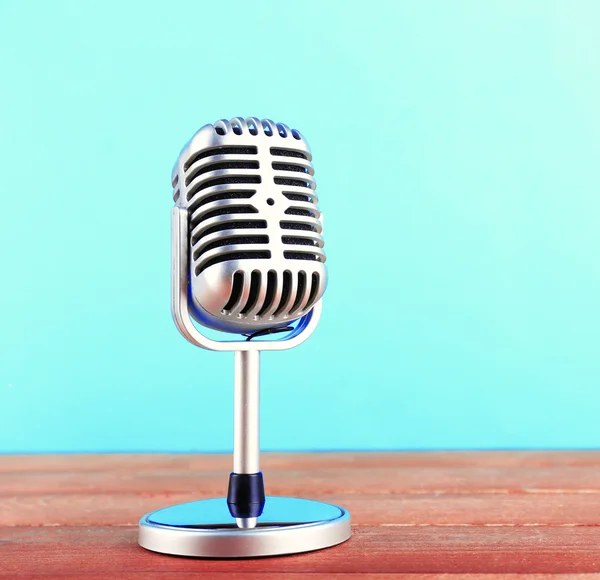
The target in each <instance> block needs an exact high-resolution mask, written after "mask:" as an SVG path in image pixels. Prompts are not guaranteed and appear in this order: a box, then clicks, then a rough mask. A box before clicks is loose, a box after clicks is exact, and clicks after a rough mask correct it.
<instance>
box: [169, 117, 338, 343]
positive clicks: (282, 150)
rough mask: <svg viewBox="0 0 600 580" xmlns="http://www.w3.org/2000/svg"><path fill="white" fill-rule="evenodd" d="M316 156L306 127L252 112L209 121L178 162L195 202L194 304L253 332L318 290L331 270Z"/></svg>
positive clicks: (179, 199)
mask: <svg viewBox="0 0 600 580" xmlns="http://www.w3.org/2000/svg"><path fill="white" fill-rule="evenodd" d="M311 159H312V156H311V154H310V150H309V148H308V145H307V144H306V142H305V140H304V139H303V137H302V135H301V134H300V133H299V132H298V131H296V130H295V129H290V128H289V127H288V126H286V125H284V124H282V123H274V122H273V121H270V120H259V119H257V118H255V117H250V118H247V119H242V118H240V117H236V118H234V119H231V120H225V119H222V120H220V121H218V122H216V123H214V125H205V126H204V127H202V128H201V129H200V130H199V131H198V132H197V133H196V134H195V135H194V137H193V138H192V139H191V140H190V142H189V143H188V144H187V145H186V146H185V147H184V149H183V150H182V152H181V154H180V156H179V159H178V161H177V163H176V165H175V167H174V170H173V176H172V185H173V189H174V193H173V199H174V201H175V202H176V203H177V205H179V206H180V207H182V208H184V209H186V210H187V211H188V219H189V238H190V281H191V283H190V296H191V298H192V300H191V304H192V306H193V310H192V313H193V315H194V317H195V318H197V320H198V321H199V322H201V323H202V324H205V325H206V326H210V327H213V328H217V329H219V330H224V331H230V332H243V333H246V332H254V331H257V330H263V329H266V328H269V327H274V326H278V325H283V324H287V323H289V322H290V321H293V320H295V319H297V318H299V317H300V316H302V315H303V314H305V313H306V312H308V311H309V310H310V308H312V306H314V304H315V303H316V302H317V301H318V300H319V299H320V298H321V296H322V294H323V292H324V290H325V286H326V282H327V275H326V270H325V266H324V263H325V254H324V252H323V238H322V235H321V234H322V224H321V221H320V217H321V214H320V212H319V209H318V206H317V202H318V199H317V196H316V194H315V191H314V190H315V188H316V184H315V181H314V178H313V174H314V170H313V167H312V163H311Z"/></svg>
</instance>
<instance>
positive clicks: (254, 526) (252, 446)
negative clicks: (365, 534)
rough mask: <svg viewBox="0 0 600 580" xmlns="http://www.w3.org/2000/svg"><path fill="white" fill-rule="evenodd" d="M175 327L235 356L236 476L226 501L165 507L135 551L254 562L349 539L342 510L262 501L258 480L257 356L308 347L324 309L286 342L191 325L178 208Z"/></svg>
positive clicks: (144, 527)
mask: <svg viewBox="0 0 600 580" xmlns="http://www.w3.org/2000/svg"><path fill="white" fill-rule="evenodd" d="M172 216H173V219H172V304H171V309H172V312H173V319H174V321H175V324H176V326H177V328H178V329H179V331H180V333H181V334H182V335H183V337H184V338H186V340H188V341H189V342H191V343H192V344H194V345H195V346H199V347H201V348H204V349H207V350H213V351H219V352H231V351H234V352H235V383H234V446H233V472H232V473H231V475H230V478H229V489H228V494H227V497H222V498H215V499H205V500H200V501H194V502H190V503H186V504H180V505H175V506H171V507H166V508H163V509H160V510H157V511H154V512H151V513H148V514H146V515H145V516H143V517H142V518H141V520H140V523H139V535H138V543H139V544H140V546H142V547H143V548H146V549H148V550H152V551H154V552H160V553H164V554H173V555H181V556H195V557H205V558H250V557H257V556H274V555H281V554H293V553H299V552H308V551H311V550H319V549H322V548H327V547H329V546H333V545H335V544H339V543H341V542H344V541H346V540H347V539H348V538H349V537H350V534H351V528H350V514H349V513H348V511H347V510H345V509H344V508H342V507H339V506H336V505H332V504H327V503H323V502H317V501H312V500H307V499H300V498H291V497H277V496H275V497H273V496H267V497H265V493H264V485H263V478H262V473H261V472H260V444H259V399H260V381H259V374H260V351H262V350H287V349H289V348H292V347H294V346H297V345H298V344H300V343H302V342H304V341H305V340H306V339H307V338H308V337H309V336H310V335H311V333H312V332H313V331H314V329H315V328H316V326H317V323H318V321H319V318H320V315H321V308H322V306H321V301H319V302H317V303H316V304H315V306H314V307H313V308H312V310H311V311H310V312H308V313H307V314H305V315H304V316H303V317H302V318H300V320H299V321H298V322H297V324H296V326H295V328H292V329H291V330H290V332H289V333H286V334H285V335H284V336H283V337H282V338H279V339H269V340H259V341H252V340H245V341H241V340H234V341H218V340H213V339H211V338H208V337H207V336H205V335H204V334H202V332H200V330H199V329H198V328H196V326H195V325H194V323H193V322H192V319H191V315H190V311H189V308H188V276H189V271H188V270H189V269H188V243H189V241H188V235H189V229H188V212H187V210H185V209H182V208H180V207H177V206H176V207H174V208H173V214H172Z"/></svg>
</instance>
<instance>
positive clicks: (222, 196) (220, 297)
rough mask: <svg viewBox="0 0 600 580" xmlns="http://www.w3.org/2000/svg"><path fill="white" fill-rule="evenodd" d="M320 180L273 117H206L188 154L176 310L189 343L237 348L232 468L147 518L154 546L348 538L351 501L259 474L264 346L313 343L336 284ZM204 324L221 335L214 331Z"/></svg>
mask: <svg viewBox="0 0 600 580" xmlns="http://www.w3.org/2000/svg"><path fill="white" fill-rule="evenodd" d="M313 176H314V169H313V166H312V155H311V152H310V149H309V147H308V144H307V143H306V140H305V139H304V137H303V136H302V135H301V134H300V133H299V132H298V131H297V130H296V129H290V128H289V127H288V126H287V125H285V124H283V123H275V122H273V121H271V120H270V119H262V120H260V119H258V118H256V117H248V118H242V117H234V118H233V119H231V120H227V119H221V120H219V121H217V122H215V123H214V124H207V125H204V126H203V127H201V128H200V129H199V130H198V131H197V132H196V133H195V134H194V136H193V137H192V138H191V139H190V141H189V142H188V143H187V144H186V145H185V146H184V147H183V149H182V150H181V153H180V154H179V157H178V159H177V161H176V163H175V166H174V168H173V171H172V174H171V184H172V187H173V200H174V202H175V207H174V208H173V212H172V275H171V281H172V303H171V311H172V314H173V319H174V321H175V324H176V326H177V328H178V329H179V331H180V333H181V334H182V335H183V337H184V338H186V340H188V341H189V342H191V343H192V344H194V345H196V346H199V347H201V348H204V349H208V350H213V351H221V352H228V351H233V352H234V354H235V366H234V370H235V373H234V374H235V380H234V445H233V471H232V472H231V474H230V477H229V486H228V492H227V497H226V498H217V499H208V500H201V501H196V502H191V503H188V504H183V505H179V506H172V507H168V508H164V509H162V510H158V511H155V512H152V513H149V514H146V515H145V516H144V517H143V518H142V519H141V520H140V526H139V544H140V545H141V546H142V547H144V548H147V549H149V550H153V551H156V552H163V553H168V554H180V555H186V556H199V557H211V558H215V557H216V558H220V557H224V558H233V557H236V558H240V557H255V556H266V555H276V554H288V553H297V552H304V551H310V550H317V549H321V548H325V547H328V546H332V545H334V544H338V543H341V542H343V541H345V540H347V539H348V538H349V537H350V533H351V530H350V514H349V513H348V512H347V511H346V510H345V509H344V508H341V507H339V506H335V505H331V504H326V503H322V502H316V501H311V500H306V499H299V498H287V497H272V496H269V497H267V496H265V490H264V481H263V475H262V472H261V471H260V444H259V375H260V352H261V351H276V350H287V349H289V348H292V347H294V346H297V345H299V344H301V343H302V342H304V341H305V340H306V339H307V338H308V337H309V336H310V335H311V334H312V332H313V331H314V330H315V328H316V326H317V323H318V321H319V318H320V315H321V309H322V300H321V298H322V296H323V293H324V291H325V288H326V285H327V270H326V268H325V260H326V258H325V253H324V251H323V246H324V242H323V237H322V233H323V218H322V215H321V213H320V211H319V208H318V198H317V195H316V194H315V189H316V183H315V180H314V177H313ZM198 325H199V326H200V327H205V328H208V329H212V330H215V331H220V333H222V334H220V335H219V338H211V337H209V336H207V335H206V334H205V333H203V332H202V331H201V330H200V328H199V327H198ZM231 335H237V336H234V337H233V338H232V339H228V338H227V337H228V336H229V337H230V336H231ZM223 336H225V338H222V337H223ZM265 528H268V529H265Z"/></svg>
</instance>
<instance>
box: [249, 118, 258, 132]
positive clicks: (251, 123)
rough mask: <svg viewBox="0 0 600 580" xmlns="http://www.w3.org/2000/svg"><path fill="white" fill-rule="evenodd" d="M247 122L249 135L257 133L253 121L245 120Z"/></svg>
mask: <svg viewBox="0 0 600 580" xmlns="http://www.w3.org/2000/svg"><path fill="white" fill-rule="evenodd" d="M246 123H247V124H248V131H250V135H258V128H257V127H256V124H255V123H254V121H246Z"/></svg>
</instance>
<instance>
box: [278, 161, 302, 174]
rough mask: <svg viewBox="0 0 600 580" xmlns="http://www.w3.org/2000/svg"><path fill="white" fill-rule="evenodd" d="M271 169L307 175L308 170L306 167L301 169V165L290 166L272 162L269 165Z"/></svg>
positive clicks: (289, 164)
mask: <svg viewBox="0 0 600 580" xmlns="http://www.w3.org/2000/svg"><path fill="white" fill-rule="evenodd" d="M271 166H272V167H273V169H279V170H280V171H296V172H298V173H308V169H307V168H306V167H302V165H292V164H291V163H277V162H276V161H273V163H271Z"/></svg>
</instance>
